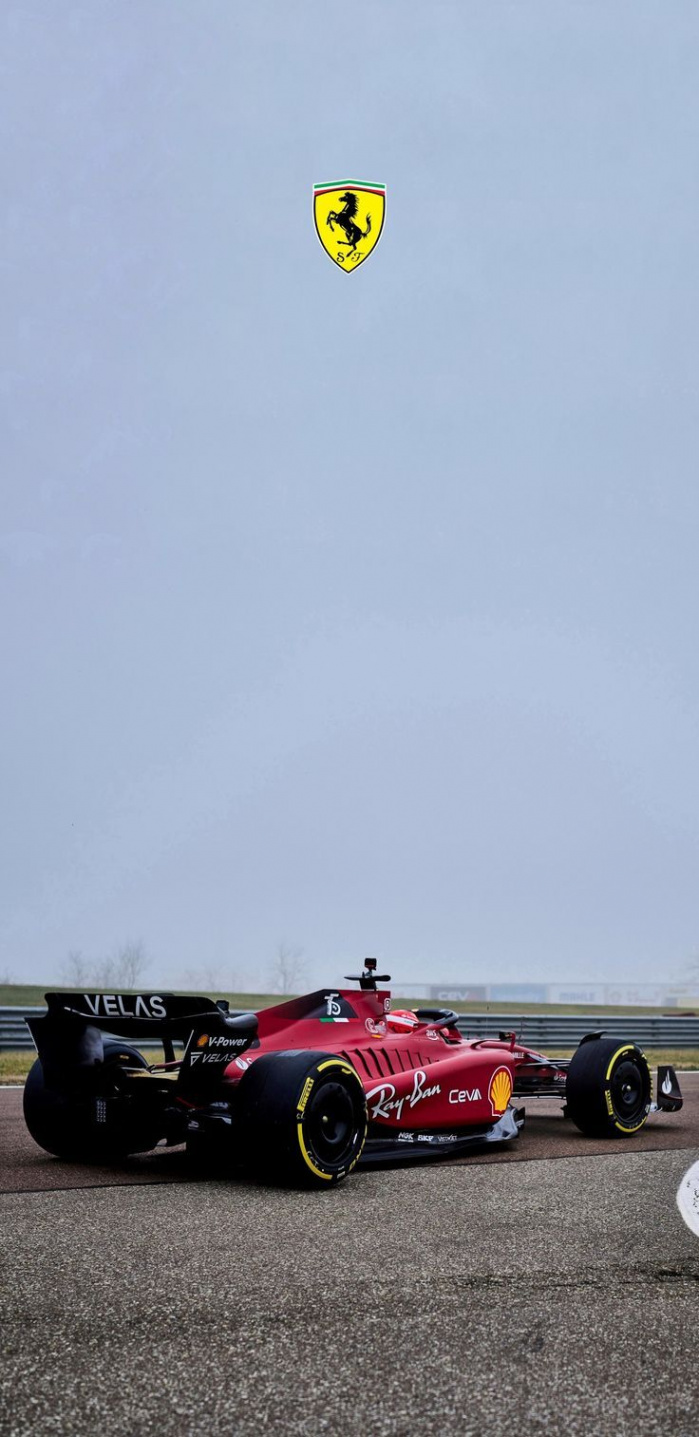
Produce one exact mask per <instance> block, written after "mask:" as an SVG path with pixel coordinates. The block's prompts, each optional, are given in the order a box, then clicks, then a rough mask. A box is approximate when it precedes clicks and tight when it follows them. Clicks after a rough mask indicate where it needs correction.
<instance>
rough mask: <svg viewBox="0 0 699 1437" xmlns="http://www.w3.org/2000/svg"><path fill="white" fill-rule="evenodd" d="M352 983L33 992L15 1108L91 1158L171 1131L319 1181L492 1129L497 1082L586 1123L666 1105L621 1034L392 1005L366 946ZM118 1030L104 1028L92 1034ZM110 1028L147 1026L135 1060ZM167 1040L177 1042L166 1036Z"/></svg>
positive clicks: (632, 1118)
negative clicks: (256, 990) (230, 996)
mask: <svg viewBox="0 0 699 1437" xmlns="http://www.w3.org/2000/svg"><path fill="white" fill-rule="evenodd" d="M352 981H358V982H359V985H360V989H359V992H356V991H354V990H338V991H335V990H331V989H328V990H326V989H320V990H319V991H317V992H315V993H310V994H308V995H307V996H306V997H303V998H293V999H291V1000H290V1001H289V1002H285V1003H279V1004H277V1005H276V1006H275V1007H272V1008H265V1009H263V1010H262V1011H261V1012H259V1013H243V1014H235V1015H233V1014H230V1013H229V1012H228V1005H227V1004H226V1003H214V1002H213V1001H212V1000H211V999H208V998H189V997H183V996H179V995H175V994H163V995H159V994H155V993H149V994H143V995H138V996H134V995H132V994H129V995H125V994H112V993H91V994H90V993H85V994H75V993H73V994H70V993H48V994H47V995H46V1000H47V1004H48V1012H47V1014H46V1016H42V1017H39V1018H32V1019H30V1020H28V1021H29V1027H30V1029H31V1031H32V1035H33V1037H34V1041H35V1043H36V1046H37V1050H38V1054H39V1056H38V1059H37V1062H36V1063H35V1064H34V1066H33V1068H32V1070H31V1072H30V1074H29V1078H28V1080H27V1085H26V1089H25V1097H24V1113H25V1118H26V1122H27V1126H28V1128H29V1131H30V1133H31V1134H32V1136H33V1137H34V1139H35V1140H36V1142H37V1143H39V1144H40V1146H41V1147H43V1148H45V1149H46V1150H47V1151H48V1152H50V1153H54V1154H57V1155H58V1156H60V1157H64V1158H72V1159H76V1160H82V1161H85V1160H89V1161H100V1162H108V1161H114V1160H118V1159H122V1158H124V1157H125V1156H126V1155H127V1154H129V1153H135V1152H147V1151H149V1150H150V1149H151V1148H154V1147H156V1146H157V1145H158V1144H159V1143H162V1142H164V1143H166V1144H169V1145H175V1144H181V1143H186V1144H187V1148H188V1150H189V1152H190V1153H191V1155H192V1157H193V1158H194V1159H195V1160H201V1161H203V1160H207V1159H211V1158H212V1157H213V1156H216V1155H217V1156H218V1158H219V1159H223V1160H224V1162H225V1163H226V1165H227V1166H229V1167H230V1168H233V1167H234V1166H235V1165H236V1164H242V1165H243V1166H247V1167H248V1168H249V1169H251V1170H253V1171H255V1172H257V1173H259V1174H262V1175H264V1176H265V1177H267V1178H271V1179H275V1180H281V1181H291V1182H303V1183H306V1184H311V1185H316V1186H318V1187H326V1186H330V1185H332V1184H333V1183H338V1182H340V1181H341V1180H342V1179H343V1178H346V1177H347V1176H348V1174H349V1173H351V1172H352V1170H353V1169H354V1168H355V1167H356V1166H357V1164H358V1163H360V1162H361V1163H362V1164H367V1163H371V1162H381V1163H386V1162H394V1161H396V1160H397V1159H403V1160H405V1159H415V1158H418V1157H425V1156H437V1155H455V1154H457V1153H459V1154H460V1153H463V1152H465V1151H468V1150H470V1149H473V1148H477V1147H480V1146H482V1145H484V1144H491V1143H502V1142H509V1141H511V1140H512V1139H514V1138H516V1137H517V1136H518V1134H519V1131H520V1129H521V1127H522V1124H523V1122H524V1110H523V1109H522V1108H521V1107H518V1106H515V1103H514V1101H513V1100H516V1099H518V1098H519V1099H521V1098H525V1097H532V1096H554V1097H557V1098H560V1100H561V1102H562V1103H563V1104H565V1109H566V1111H567V1114H568V1116H569V1117H570V1118H572V1120H573V1122H574V1123H576V1124H577V1126H578V1127H579V1128H580V1129H581V1130H582V1131H583V1132H584V1133H588V1134H591V1135H593V1136H595V1137H600V1136H609V1137H629V1136H632V1135H633V1134H634V1133H637V1132H638V1131H639V1129H640V1128H642V1127H643V1125H644V1123H645V1122H646V1119H647V1117H648V1114H649V1113H650V1112H651V1111H652V1110H654V1109H656V1108H662V1109H664V1110H665V1111H677V1109H678V1108H680V1107H681V1106H682V1098H681V1095H680V1091H679V1087H678V1084H677V1079H676V1076H675V1073H674V1071H673V1069H672V1068H667V1067H664V1068H660V1069H659V1071H658V1092H657V1101H656V1102H655V1103H654V1102H653V1101H652V1092H651V1075H650V1069H649V1067H648V1063H647V1061H646V1059H645V1057H644V1055H643V1053H642V1052H641V1050H640V1049H639V1048H638V1047H637V1046H636V1044H635V1043H633V1042H625V1043H622V1042H619V1041H618V1040H617V1039H605V1038H604V1037H603V1036H602V1035H601V1034H599V1033H594V1034H590V1035H589V1036H588V1037H587V1038H584V1039H583V1041H582V1042H581V1044H580V1046H579V1047H578V1049H577V1051H576V1053H575V1054H574V1056H573V1057H572V1058H571V1059H569V1060H560V1059H552V1058H546V1057H544V1056H543V1055H542V1054H541V1053H536V1052H533V1051H532V1050H531V1049H528V1048H524V1047H522V1046H521V1045H520V1044H518V1043H517V1042H516V1040H515V1035H514V1034H506V1033H500V1034H499V1036H498V1037H493V1038H480V1039H477V1040H472V1041H469V1040H467V1039H466V1038H464V1037H463V1035H462V1033H461V1032H460V1031H459V1028H458V1026H457V1023H458V1015H457V1014H456V1013H454V1012H452V1011H450V1010H448V1009H441V1008H440V1009H435V1008H418V1009H417V1010H416V1012H415V1013H409V1012H406V1011H399V1012H393V1011H392V1010H391V1002H390V996H389V994H388V993H387V992H386V991H385V990H384V991H379V989H378V987H377V984H378V983H380V982H387V981H388V978H386V977H382V976H377V974H376V962H375V960H374V959H367V960H366V966H365V969H364V972H363V973H362V974H361V975H360V976H358V978H357V979H353V980H352ZM105 1033H106V1034H119V1035H120V1039H119V1040H118V1041H117V1040H115V1039H114V1038H112V1039H106V1040H105V1036H104V1035H105ZM125 1037H128V1038H132V1039H136V1041H138V1040H139V1039H140V1040H141V1041H144V1040H145V1041H150V1040H152V1039H153V1038H158V1039H159V1040H160V1041H161V1042H162V1044H163V1049H164V1061H163V1062H158V1063H152V1064H149V1063H148V1062H147V1061H146V1059H145V1058H144V1057H143V1055H142V1053H141V1052H140V1051H139V1050H138V1048H137V1047H131V1046H129V1045H127V1044H126V1043H125V1042H124V1041H123V1039H124V1038H125ZM175 1042H179V1043H182V1044H183V1045H184V1054H183V1056H182V1057H181V1058H177V1057H176V1056H175V1048H174V1043H175Z"/></svg>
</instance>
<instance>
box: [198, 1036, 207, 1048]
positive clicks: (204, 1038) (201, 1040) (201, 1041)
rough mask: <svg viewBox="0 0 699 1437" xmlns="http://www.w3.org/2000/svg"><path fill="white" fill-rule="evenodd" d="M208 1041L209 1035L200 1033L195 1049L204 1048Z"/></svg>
mask: <svg viewBox="0 0 699 1437" xmlns="http://www.w3.org/2000/svg"><path fill="white" fill-rule="evenodd" d="M208 1041H209V1035H208V1033H202V1035H201V1038H197V1047H198V1048H205V1047H206V1045H207V1043H208Z"/></svg>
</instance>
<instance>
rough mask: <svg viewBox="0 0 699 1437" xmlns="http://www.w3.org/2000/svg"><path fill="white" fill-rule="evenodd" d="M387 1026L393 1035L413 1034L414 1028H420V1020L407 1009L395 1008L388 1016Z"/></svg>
mask: <svg viewBox="0 0 699 1437" xmlns="http://www.w3.org/2000/svg"><path fill="white" fill-rule="evenodd" d="M386 1025H387V1027H388V1030H389V1032H391V1033H412V1031H413V1028H418V1027H419V1026H420V1020H419V1018H416V1017H415V1014H414V1013H410V1012H409V1011H408V1009H407V1008H394V1010H393V1012H392V1013H387V1014H386Z"/></svg>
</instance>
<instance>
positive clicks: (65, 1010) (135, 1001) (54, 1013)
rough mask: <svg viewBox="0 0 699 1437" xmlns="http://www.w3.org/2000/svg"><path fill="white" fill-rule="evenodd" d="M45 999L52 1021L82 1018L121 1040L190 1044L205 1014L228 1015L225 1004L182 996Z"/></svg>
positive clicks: (52, 996)
mask: <svg viewBox="0 0 699 1437" xmlns="http://www.w3.org/2000/svg"><path fill="white" fill-rule="evenodd" d="M45 997H46V1005H47V1008H48V1013H47V1015H46V1016H47V1017H48V1018H53V1019H55V1020H58V1021H59V1022H60V1020H61V1019H68V1020H70V1019H79V1020H80V1021H82V1022H85V1023H89V1024H90V1025H91V1026H93V1027H95V1028H100V1029H101V1030H102V1032H104V1033H118V1034H119V1037H120V1038H163V1037H164V1036H168V1037H170V1038H179V1039H181V1040H182V1041H183V1042H186V1040H187V1038H188V1037H189V1034H190V1033H191V1031H192V1028H193V1027H194V1026H195V1024H196V1022H197V1021H198V1020H199V1019H200V1018H202V1017H203V1016H204V1015H208V1014H212V1015H215V1016H222V1015H224V1014H227V1013H228V1004H227V1003H226V1002H225V1001H221V1002H220V1003H215V1002H214V1001H213V999H212V998H200V997H190V996H188V995H187V994H181V993H47V994H46V995H45ZM34 1021H36V1020H34Z"/></svg>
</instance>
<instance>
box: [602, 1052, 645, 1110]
mask: <svg viewBox="0 0 699 1437" xmlns="http://www.w3.org/2000/svg"><path fill="white" fill-rule="evenodd" d="M610 1088H611V1094H612V1103H613V1105H614V1111H615V1113H616V1115H617V1117H618V1119H619V1121H620V1122H621V1123H623V1124H624V1126H625V1127H626V1126H628V1127H633V1125H634V1123H637V1122H639V1121H640V1119H641V1118H642V1117H643V1114H644V1112H645V1109H646V1103H647V1101H648V1098H647V1093H646V1082H645V1078H644V1073H643V1070H642V1068H641V1067H640V1065H639V1064H638V1063H637V1062H635V1061H634V1060H633V1059H632V1058H626V1059H625V1060H624V1062H622V1063H619V1064H617V1067H616V1068H615V1069H614V1072H613V1073H612V1078H611V1083H610Z"/></svg>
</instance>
